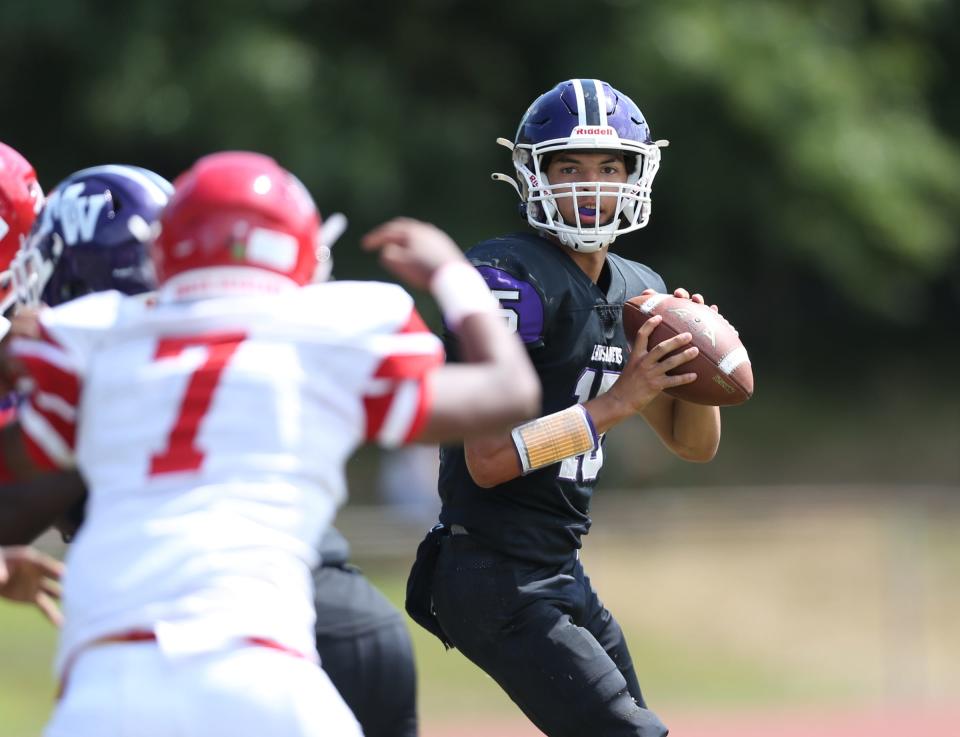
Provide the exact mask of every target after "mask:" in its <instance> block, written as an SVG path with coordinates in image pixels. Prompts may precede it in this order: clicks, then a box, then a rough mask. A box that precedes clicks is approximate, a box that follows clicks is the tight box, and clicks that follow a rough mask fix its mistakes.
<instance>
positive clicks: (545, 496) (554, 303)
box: [439, 233, 666, 562]
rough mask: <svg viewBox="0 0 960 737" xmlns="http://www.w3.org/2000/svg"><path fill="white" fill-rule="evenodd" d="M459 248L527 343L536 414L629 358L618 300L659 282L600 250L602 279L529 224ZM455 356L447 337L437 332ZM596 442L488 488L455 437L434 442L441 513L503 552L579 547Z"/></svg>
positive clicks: (615, 371)
mask: <svg viewBox="0 0 960 737" xmlns="http://www.w3.org/2000/svg"><path fill="white" fill-rule="evenodd" d="M467 257H468V258H469V259H470V261H471V262H472V263H473V264H474V266H476V267H477V269H478V270H479V271H480V273H481V274H482V275H483V277H484V279H485V280H486V282H487V284H488V285H489V287H490V289H491V290H492V291H493V294H494V295H495V296H496V297H497V298H498V299H499V300H500V306H501V312H502V313H503V315H504V316H505V317H506V318H507V320H508V321H509V323H510V325H511V326H512V327H513V328H514V329H515V330H516V332H517V333H518V334H519V335H520V337H521V339H522V340H523V342H524V343H525V344H526V346H527V349H528V352H529V354H530V359H531V360H532V361H533V365H534V366H535V367H536V370H537V374H538V375H539V377H540V381H541V383H542V385H543V404H542V407H541V415H547V414H551V413H553V412H558V411H560V410H562V409H565V408H566V407H570V406H571V405H573V404H576V403H578V402H585V401H587V400H588V399H592V398H593V397H595V396H597V395H598V394H601V393H603V392H605V391H606V390H607V389H609V388H610V387H611V386H612V385H613V383H614V382H615V381H616V379H617V377H618V376H619V375H620V371H621V370H622V369H623V366H624V365H625V363H626V361H627V354H628V352H629V351H628V343H627V339H626V336H625V335H624V332H623V303H624V302H625V301H626V300H628V299H630V298H631V297H635V296H637V295H639V294H640V293H641V292H642V291H643V290H644V289H655V290H657V291H659V292H663V291H666V287H665V285H664V282H663V279H661V278H660V276H659V275H658V274H657V273H656V272H654V271H652V270H651V269H649V268H647V267H646V266H643V265H642V264H638V263H636V262H633V261H627V260H626V259H623V258H620V257H619V256H616V255H614V254H607V260H606V266H605V268H604V274H603V275H602V276H601V279H600V284H602V285H605V288H601V286H598V285H597V284H594V283H593V282H592V281H591V280H590V278H589V277H588V276H587V275H586V274H585V273H584V272H583V270H582V269H581V268H580V267H579V266H578V265H577V264H576V262H575V261H574V260H573V259H572V258H571V257H570V256H569V255H568V254H567V252H566V251H565V249H563V248H561V247H559V246H557V245H555V244H554V243H552V242H551V241H548V240H546V239H544V238H542V237H540V236H537V235H534V234H532V233H514V234H511V235H508V236H504V237H501V238H494V239H492V240H489V241H484V242H482V243H480V244H478V245H476V246H474V247H473V248H472V249H470V251H468V252H467ZM445 343H446V348H447V355H448V357H449V358H450V360H457V356H458V353H457V345H456V340H455V337H454V336H453V335H452V334H450V333H448V334H447V335H446V336H445ZM602 466H603V446H602V444H601V446H600V448H599V449H598V450H596V451H595V452H590V453H585V454H584V455H581V456H577V457H576V458H568V459H567V460H565V461H562V462H560V463H556V464H553V465H552V466H548V467H546V468H542V469H540V470H539V471H534V472H533V473H530V474H528V475H527V476H523V477H521V478H517V479H514V480H512V481H508V482H507V483H505V484H501V485H499V486H497V487H494V488H492V489H482V488H480V487H479V486H477V485H476V484H475V483H474V482H473V479H472V478H471V477H470V474H469V473H468V471H467V467H466V461H465V459H464V452H463V446H462V445H460V446H447V447H444V448H442V449H441V463H440V482H439V486H440V498H441V500H442V502H443V507H442V509H441V512H440V521H441V522H443V523H444V524H445V525H446V526H448V527H449V526H450V525H452V524H459V525H462V526H463V527H465V528H467V530H469V532H470V534H471V535H474V536H476V538H477V539H478V540H479V541H480V542H483V543H484V544H486V545H488V546H489V547H492V548H494V549H496V550H500V551H501V552H504V553H507V554H509V555H514V556H517V557H520V558H526V559H530V560H536V561H543V562H556V561H558V560H562V559H564V558H567V557H569V555H570V554H571V552H572V551H573V550H575V549H577V548H579V547H580V538H581V536H582V535H585V534H586V533H587V531H588V530H589V528H590V517H589V511H590V498H591V496H592V494H593V488H594V486H595V485H596V483H597V479H598V478H599V476H600V470H601V467H602Z"/></svg>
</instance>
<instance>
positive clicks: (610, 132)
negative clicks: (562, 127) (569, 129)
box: [570, 125, 617, 136]
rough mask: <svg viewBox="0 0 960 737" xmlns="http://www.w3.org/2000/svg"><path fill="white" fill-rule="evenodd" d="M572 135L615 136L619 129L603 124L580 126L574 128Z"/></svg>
mask: <svg viewBox="0 0 960 737" xmlns="http://www.w3.org/2000/svg"><path fill="white" fill-rule="evenodd" d="M570 135H572V136H615V135H617V131H616V130H614V129H613V128H612V127H610V126H609V125H602V126H580V127H579V128H574V129H573V133H571V134H570Z"/></svg>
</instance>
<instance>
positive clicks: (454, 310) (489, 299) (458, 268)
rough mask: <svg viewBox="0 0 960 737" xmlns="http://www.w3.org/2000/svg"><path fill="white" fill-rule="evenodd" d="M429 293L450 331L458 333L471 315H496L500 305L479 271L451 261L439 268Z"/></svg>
mask: <svg viewBox="0 0 960 737" xmlns="http://www.w3.org/2000/svg"><path fill="white" fill-rule="evenodd" d="M430 293H431V294H433V296H434V298H435V299H436V300H437V304H439V305H440V309H441V311H442V312H443V319H444V320H445V321H446V323H447V325H448V326H449V327H450V329H451V330H457V329H458V328H459V327H460V323H462V322H463V320H464V318H466V317H468V316H469V315H474V314H476V313H478V312H493V311H494V310H496V309H497V308H498V307H499V306H500V304H499V303H498V302H497V300H496V299H495V298H494V296H493V295H492V294H491V293H490V288H489V287H488V286H487V283H486V282H485V281H484V280H483V277H482V276H480V272H479V271H477V270H476V269H475V268H474V267H473V266H471V265H470V263H469V262H467V261H451V262H450V263H447V264H444V265H443V266H441V267H440V268H439V269H437V270H436V272H434V274H433V277H432V278H431V279H430Z"/></svg>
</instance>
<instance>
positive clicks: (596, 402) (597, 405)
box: [583, 391, 636, 435]
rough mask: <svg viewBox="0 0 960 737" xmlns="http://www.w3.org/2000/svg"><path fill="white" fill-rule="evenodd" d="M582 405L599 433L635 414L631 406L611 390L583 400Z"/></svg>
mask: <svg viewBox="0 0 960 737" xmlns="http://www.w3.org/2000/svg"><path fill="white" fill-rule="evenodd" d="M583 406H584V407H585V408H586V410H587V411H588V412H589V413H590V418H591V419H592V420H593V426H594V427H595V428H596V430H597V433H599V434H601V435H602V434H603V433H605V432H608V431H609V430H611V429H612V428H614V427H616V426H617V425H619V424H620V423H621V422H623V421H624V420H626V419H627V418H629V417H632V416H633V415H634V414H636V412H635V411H634V409H633V407H631V406H630V405H629V404H628V403H627V402H624V401H622V400H621V399H620V398H619V397H618V396H617V395H616V394H615V393H614V392H613V391H609V392H606V393H605V394H601V395H600V396H599V397H595V398H593V399H591V400H589V401H587V402H584V403H583Z"/></svg>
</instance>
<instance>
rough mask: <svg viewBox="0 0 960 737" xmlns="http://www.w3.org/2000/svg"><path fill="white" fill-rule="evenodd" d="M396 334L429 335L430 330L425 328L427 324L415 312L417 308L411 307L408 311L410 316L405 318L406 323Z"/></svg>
mask: <svg viewBox="0 0 960 737" xmlns="http://www.w3.org/2000/svg"><path fill="white" fill-rule="evenodd" d="M397 332H398V333H429V332H430V328H428V327H427V324H426V323H425V322H424V321H423V318H422V317H420V313H419V312H417V308H416V307H413V308H411V310H410V316H409V317H408V318H407V322H406V323H405V324H404V326H403V327H402V328H400V329H399V330H398V331H397Z"/></svg>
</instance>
